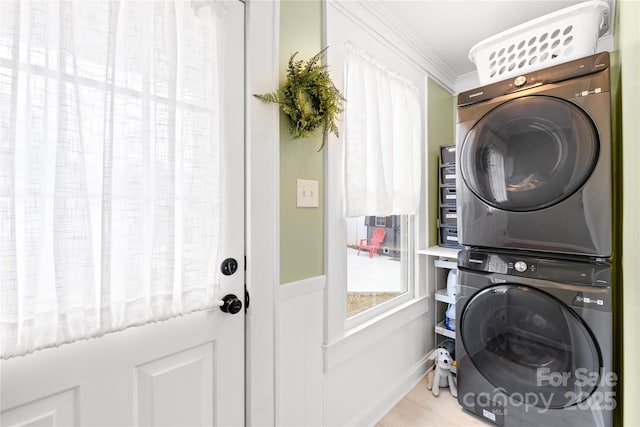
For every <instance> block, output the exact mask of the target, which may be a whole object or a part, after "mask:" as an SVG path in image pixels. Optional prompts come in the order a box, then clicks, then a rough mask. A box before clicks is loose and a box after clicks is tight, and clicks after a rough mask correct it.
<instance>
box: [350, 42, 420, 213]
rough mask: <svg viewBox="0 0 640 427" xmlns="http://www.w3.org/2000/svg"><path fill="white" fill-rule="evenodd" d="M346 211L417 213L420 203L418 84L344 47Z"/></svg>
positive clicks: (353, 49)
mask: <svg viewBox="0 0 640 427" xmlns="http://www.w3.org/2000/svg"><path fill="white" fill-rule="evenodd" d="M345 81H346V89H345V98H346V99H347V102H346V103H345V119H344V120H345V132H344V134H345V137H344V140H345V143H344V153H345V155H344V161H345V164H344V167H345V169H344V179H345V216H347V217H358V216H365V215H377V216H388V215H403V214H407V215H410V214H414V213H416V212H417V210H418V206H419V203H420V189H421V164H422V162H421V156H422V154H421V153H422V151H421V145H422V141H421V135H422V116H421V109H420V100H419V99H418V93H419V90H418V88H417V87H416V86H415V85H414V84H413V83H411V82H410V81H409V80H407V79H406V78H404V77H402V76H400V75H399V74H397V73H394V72H392V71H390V70H389V69H388V68H387V67H386V66H384V65H383V64H381V63H379V62H378V61H377V60H375V59H374V58H372V57H371V56H369V55H368V54H367V53H365V52H364V51H362V50H360V49H358V48H356V47H354V46H352V45H350V44H348V45H347V46H346V47H345Z"/></svg>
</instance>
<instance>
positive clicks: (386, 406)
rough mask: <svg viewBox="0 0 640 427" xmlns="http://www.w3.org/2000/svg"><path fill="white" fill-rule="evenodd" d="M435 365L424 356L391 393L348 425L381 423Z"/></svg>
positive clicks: (375, 402)
mask: <svg viewBox="0 0 640 427" xmlns="http://www.w3.org/2000/svg"><path fill="white" fill-rule="evenodd" d="M432 364H433V361H432V360H429V359H428V357H427V356H424V357H423V358H422V359H420V361H419V362H418V363H416V364H415V365H414V367H413V368H412V369H411V370H410V371H409V372H407V374H406V375H405V376H404V377H403V378H401V379H400V380H399V381H398V382H397V383H396V384H395V385H393V387H390V389H391V392H389V393H388V394H387V395H385V396H382V397H381V398H380V399H378V400H377V401H374V402H372V403H371V405H369V406H368V407H367V408H365V409H364V410H363V411H362V412H361V413H360V414H358V415H356V416H355V417H354V418H353V419H352V420H351V421H350V422H349V423H348V424H347V425H351V426H373V425H375V424H376V423H377V422H378V421H380V420H381V419H382V418H383V417H384V416H385V415H386V414H387V413H388V412H389V411H390V410H391V408H393V407H394V406H395V405H396V404H397V403H398V402H400V401H401V400H402V398H403V397H404V396H406V395H407V393H409V392H410V391H411V389H413V388H414V387H415V386H416V385H417V384H418V383H419V382H420V381H421V380H422V378H423V377H424V376H425V375H426V373H427V370H428V369H429V367H430V366H431V365H432Z"/></svg>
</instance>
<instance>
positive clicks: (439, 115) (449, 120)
mask: <svg viewBox="0 0 640 427" xmlns="http://www.w3.org/2000/svg"><path fill="white" fill-rule="evenodd" d="M455 100H456V98H455V97H454V96H452V95H451V94H450V93H449V92H447V91H446V90H445V89H443V88H442V87H441V86H439V85H438V84H437V83H436V82H434V81H433V80H431V79H428V83H427V141H428V146H427V162H428V165H427V173H428V174H429V177H428V179H427V182H428V183H429V188H427V203H428V204H427V209H428V211H429V215H428V217H429V218H430V219H431V223H430V224H429V242H428V243H429V246H433V245H437V244H438V228H437V227H438V224H437V218H438V173H439V166H438V164H439V163H438V162H439V157H440V146H441V145H450V144H455V137H454V135H455V120H454V112H455Z"/></svg>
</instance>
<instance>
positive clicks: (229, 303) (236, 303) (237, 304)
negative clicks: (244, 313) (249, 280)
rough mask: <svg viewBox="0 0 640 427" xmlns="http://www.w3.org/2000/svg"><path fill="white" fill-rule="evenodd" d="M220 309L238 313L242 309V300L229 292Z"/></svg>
mask: <svg viewBox="0 0 640 427" xmlns="http://www.w3.org/2000/svg"><path fill="white" fill-rule="evenodd" d="M220 310H222V311H224V312H225V313H229V314H236V313H239V312H240V310H242V301H241V300H240V299H239V298H238V297H237V296H235V295H233V294H229V295H225V296H224V298H222V305H221V306H220Z"/></svg>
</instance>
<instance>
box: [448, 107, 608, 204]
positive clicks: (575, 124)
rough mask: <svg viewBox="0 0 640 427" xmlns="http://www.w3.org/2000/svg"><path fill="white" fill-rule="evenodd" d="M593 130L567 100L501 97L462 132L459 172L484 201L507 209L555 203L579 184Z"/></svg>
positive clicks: (592, 154)
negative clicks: (498, 103) (497, 103)
mask: <svg viewBox="0 0 640 427" xmlns="http://www.w3.org/2000/svg"><path fill="white" fill-rule="evenodd" d="M598 150H599V142H598V133H597V130H596V128H595V126H594V124H593V122H592V121H591V119H590V118H589V117H588V115H587V114H586V113H585V112H584V111H582V110H581V109H579V108H578V107H576V106H575V105H574V104H572V103H571V102H568V101H565V100H563V99H559V98H554V97H550V96H527V97H522V98H517V99H514V100H512V101H508V102H505V103H504V104H501V105H500V106H498V107H496V108H494V109H493V110H491V111H490V112H489V113H487V114H486V115H485V116H484V117H482V118H481V119H480V120H479V121H478V122H477V123H476V124H475V126H474V127H473V128H472V129H471V130H470V131H469V133H468V134H467V135H466V137H465V140H464V142H463V145H462V149H461V154H460V160H461V161H460V167H461V172H462V178H463V180H464V182H465V184H466V185H467V187H468V188H469V189H470V190H471V191H472V192H473V193H474V194H475V195H476V196H477V197H479V198H480V199H482V200H483V201H484V202H485V203H487V204H489V205H491V206H493V207H495V208H498V209H502V210H507V211H518V212H525V211H534V210H538V209H544V208H546V207H549V206H552V205H555V204H556V203H559V202H561V201H562V200H564V199H566V198H567V197H569V196H571V195H572V194H573V193H575V191H577V190H578V189H580V188H581V187H582V185H583V184H584V182H585V181H586V180H587V178H588V177H589V175H590V174H591V172H592V171H593V168H594V167H595V164H596V161H597V158H598Z"/></svg>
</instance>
